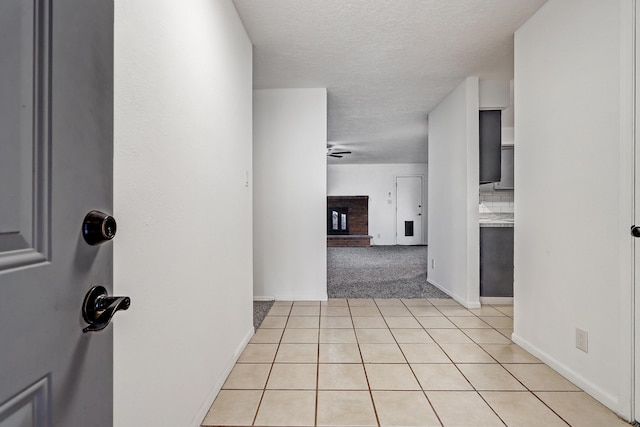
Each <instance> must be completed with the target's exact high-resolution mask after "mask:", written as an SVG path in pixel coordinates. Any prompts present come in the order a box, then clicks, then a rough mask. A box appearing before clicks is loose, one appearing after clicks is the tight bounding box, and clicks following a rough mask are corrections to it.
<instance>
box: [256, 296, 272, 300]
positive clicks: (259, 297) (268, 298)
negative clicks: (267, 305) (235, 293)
mask: <svg viewBox="0 0 640 427" xmlns="http://www.w3.org/2000/svg"><path fill="white" fill-rule="evenodd" d="M253 300H254V301H275V300H276V297H261V296H254V297H253Z"/></svg>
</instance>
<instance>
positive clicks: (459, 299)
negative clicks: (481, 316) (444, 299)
mask: <svg viewBox="0 0 640 427" xmlns="http://www.w3.org/2000/svg"><path fill="white" fill-rule="evenodd" d="M427 283H429V284H430V285H433V286H435V287H436V288H438V289H440V290H441V291H442V292H444V293H445V294H447V295H449V296H450V297H451V298H453V299H454V300H455V301H457V302H458V303H460V304H461V305H463V306H464V307H466V308H480V302H469V301H467V300H465V299H464V298H462V297H461V296H460V295H456V294H454V293H452V292H451V291H450V290H449V289H446V288H445V287H444V286H441V285H440V284H438V283H437V282H435V281H433V280H431V279H429V278H427Z"/></svg>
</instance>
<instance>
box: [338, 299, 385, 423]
mask: <svg viewBox="0 0 640 427" xmlns="http://www.w3.org/2000/svg"><path fill="white" fill-rule="evenodd" d="M372 299H373V298H372ZM373 303H374V304H376V303H375V300H374V301H373ZM347 307H348V308H349V317H350V318H351V325H352V326H353V335H354V336H355V337H356V345H357V346H358V353H360V361H361V363H362V370H363V371H364V378H365V380H366V381H367V388H368V389H369V390H368V391H369V399H371V406H372V407H373V414H374V415H375V417H376V423H377V427H380V425H381V424H380V417H379V416H378V410H377V408H376V402H375V401H374V400H373V391H372V390H371V383H370V382H369V374H367V368H366V366H365V363H364V357H363V356H362V349H361V348H360V340H359V339H358V335H357V334H356V325H355V323H354V322H353V314H352V313H351V304H350V303H349V298H347ZM376 308H377V304H376ZM378 311H379V309H378ZM380 315H382V313H380Z"/></svg>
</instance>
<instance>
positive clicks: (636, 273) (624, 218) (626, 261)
mask: <svg viewBox="0 0 640 427" xmlns="http://www.w3.org/2000/svg"><path fill="white" fill-rule="evenodd" d="M637 1H638V0H621V2H620V12H621V15H620V24H621V25H620V65H621V66H620V70H621V71H620V140H619V153H620V196H621V197H620V206H619V212H620V221H619V235H620V243H619V250H620V257H619V272H620V282H619V284H618V286H619V301H618V304H619V308H620V311H619V314H618V323H619V337H620V343H621V346H620V350H621V362H622V363H621V366H620V373H619V380H618V384H619V389H618V390H619V399H618V408H617V409H618V410H617V412H618V414H619V415H621V416H623V417H625V418H627V419H628V420H630V421H633V420H635V419H636V418H639V417H640V384H639V387H636V382H637V381H636V379H637V380H638V381H640V361H638V363H637V362H636V360H637V358H638V357H639V356H640V348H639V347H640V328H639V327H636V325H638V322H640V301H639V298H640V291H636V289H640V270H638V269H637V268H636V265H635V260H636V258H637V256H640V254H636V250H635V244H636V242H635V240H634V238H633V237H631V234H630V232H629V229H630V226H631V225H632V224H634V222H635V218H636V216H637V214H636V212H638V210H637V209H636V204H640V200H638V201H637V202H636V200H635V193H636V189H637V188H638V184H639V183H640V181H638V179H637V178H636V176H638V177H639V178H640V157H639V156H640V146H637V145H638V144H637V139H636V134H637V132H638V131H639V130H640V128H639V127H640V120H639V118H638V117H637V112H638V111H640V110H638V100H639V97H638V94H637V93H636V92H637V90H638V84H637V82H640V76H639V75H638V67H637V65H636V58H637V57H639V56H638V47H639V43H638V36H639V35H638V34H637V33H636V28H638V23H639V22H640V15H639V12H640V10H639V8H638V7H637ZM638 189H639V190H640V188H638ZM638 213H640V212H638ZM638 243H639V244H640V242H638Z"/></svg>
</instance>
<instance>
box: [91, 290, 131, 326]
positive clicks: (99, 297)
mask: <svg viewBox="0 0 640 427" xmlns="http://www.w3.org/2000/svg"><path fill="white" fill-rule="evenodd" d="M108 295H109V293H108V292H107V290H106V289H105V287H104V286H94V287H93V288H91V289H89V292H87V295H85V297H84V302H83V303H82V317H83V318H84V321H85V322H87V323H88V324H89V326H87V327H86V328H84V329H83V330H82V332H84V333H87V332H96V331H101V330H102V329H104V328H106V327H107V326H108V325H109V323H110V322H111V319H112V318H113V315H114V314H116V312H117V311H120V310H127V309H128V308H129V306H130V305H131V299H130V298H129V297H110V296H108Z"/></svg>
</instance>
